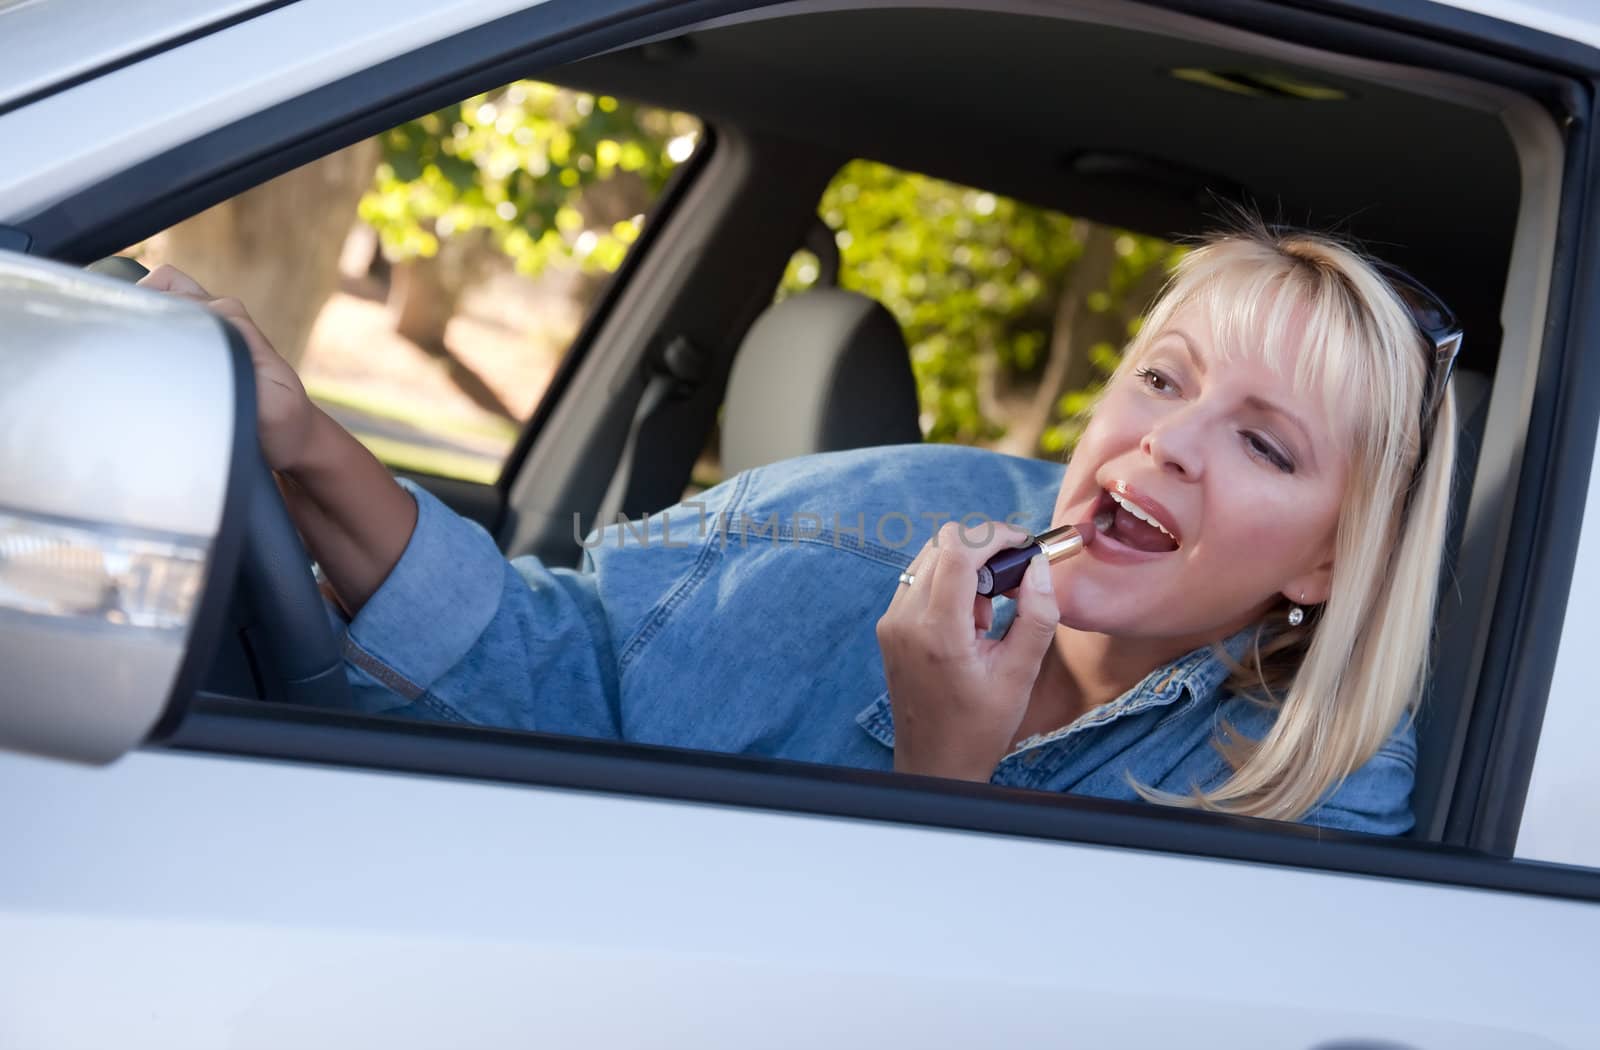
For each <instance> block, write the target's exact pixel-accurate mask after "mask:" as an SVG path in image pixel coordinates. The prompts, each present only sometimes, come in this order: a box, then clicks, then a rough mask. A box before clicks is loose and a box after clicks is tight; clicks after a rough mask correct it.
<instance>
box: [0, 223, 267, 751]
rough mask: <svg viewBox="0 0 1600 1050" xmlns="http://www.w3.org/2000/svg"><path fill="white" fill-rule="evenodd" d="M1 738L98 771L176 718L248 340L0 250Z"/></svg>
mask: <svg viewBox="0 0 1600 1050" xmlns="http://www.w3.org/2000/svg"><path fill="white" fill-rule="evenodd" d="M0 376H3V377H4V381H3V385H0V667H3V668H4V677H3V681H0V748H4V749H7V750H15V751H24V752H29V753H32V754H37V755H46V756H51V757H56V758H64V759H74V760H78V761H83V762H95V763H104V762H109V761H111V760H113V759H115V758H117V757H118V756H120V755H122V754H124V753H126V752H127V751H129V750H131V749H132V748H134V747H136V746H138V745H139V744H140V743H142V742H144V741H145V740H147V739H149V738H150V737H151V736H152V735H153V734H159V732H161V731H162V730H163V729H165V728H166V727H167V726H169V725H170V724H172V722H173V721H174V720H175V718H176V716H177V715H178V714H180V713H181V711H180V710H179V707H181V704H182V702H183V701H184V699H185V698H186V697H187V696H189V695H191V694H192V693H193V692H194V691H195V689H196V687H197V686H198V684H199V682H200V680H201V677H202V676H203V675H204V673H205V671H206V666H205V665H206V664H207V663H208V662H209V661H210V659H211V656H212V654H213V653H214V652H215V651H216V648H217V642H218V638H219V635H220V632H221V631H222V629H223V626H224V624H225V622H226V620H227V606H226V603H227V600H228V592H229V590H230V589H231V586H232V583H233V580H234V575H235V572H236V569H237V564H238V559H239V546H240V536H241V532H242V518H243V514H244V508H245V505H246V495H247V494H246V492H245V485H244V481H245V479H246V478H247V477H248V472H247V471H246V470H244V469H242V467H243V465H245V464H247V463H248V462H249V460H248V458H247V457H250V456H257V455H259V453H258V452H257V450H256V446H255V442H256V437H255V427H254V420H255V408H254V405H255V385H254V371H253V369H252V368H251V366H250V358H249V352H248V351H247V350H246V348H245V347H244V345H243V342H242V340H241V339H240V338H239V337H238V335H237V334H236V333H234V331H233V329H232V328H231V327H229V326H228V325H226V324H224V323H223V322H222V321H221V320H220V319H218V318H217V317H215V316H214V315H212V314H210V313H208V312H206V311H205V310H203V309H201V308H200V307H197V306H195V305H193V304H190V303H185V302H183V301H181V300H178V299H174V298H171V297H168V296H163V295H161V294H159V293H156V292H150V291H145V290H143V289H139V288H135V287H132V286H131V285H129V284H126V283H124V282H121V281H117V280H113V279H111V278H108V277H103V276H98V275H94V274H87V273H84V272H83V271H80V270H76V269H73V268H71V267H67V266H62V265H59V264H56V263H51V262H45V261H42V260H39V259H34V258H29V257H27V256H22V255H18V254H15V253H12V252H6V251H0Z"/></svg>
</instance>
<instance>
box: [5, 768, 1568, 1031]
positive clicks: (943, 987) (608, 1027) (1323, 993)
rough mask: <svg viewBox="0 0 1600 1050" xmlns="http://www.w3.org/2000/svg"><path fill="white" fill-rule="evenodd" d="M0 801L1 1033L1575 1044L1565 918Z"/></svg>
mask: <svg viewBox="0 0 1600 1050" xmlns="http://www.w3.org/2000/svg"><path fill="white" fill-rule="evenodd" d="M0 792H3V793H4V796H5V797H6V798H9V799H13V800H17V799H32V800H37V801H36V802H35V804H33V805H26V806H23V805H12V806H9V807H7V808H6V810H5V812H4V814H3V815H0V841H4V842H6V843H8V844H10V846H11V848H12V849H14V850H16V853H15V854H14V855H17V856H26V857H27V858H28V863H27V864H24V865H15V864H13V865H7V866H5V868H3V869H0V940H3V942H4V943H6V944H7V945H8V951H6V952H5V953H3V954H0V1044H3V1045H17V1046H79V1045H82V1046H88V1045H108V1044H109V1045H118V1046H122V1047H135V1046H157V1045H159V1046H162V1047H166V1048H174V1050H175V1048H180V1047H184V1046H195V1047H201V1046H207V1047H210V1046H216V1045H237V1046H257V1045H259V1046H269V1045H273V1046H282V1045H286V1044H288V1043H291V1042H292V1043H296V1044H305V1045H350V1044H351V1043H352V1042H356V1043H370V1044H376V1043H379V1042H381V1043H383V1044H384V1045H388V1046H392V1047H407V1046H417V1047H424V1046H428V1047H433V1046H439V1045H447V1044H448V1045H484V1044H487V1045H499V1044H501V1043H506V1042H512V1041H516V1042H522V1043H530V1044H535V1045H537V1044H550V1045H572V1044H573V1043H575V1042H576V1041H577V1040H579V1039H582V1040H584V1042H585V1043H586V1044H588V1045H630V1046H633V1045H637V1046H664V1045H685V1044H688V1043H693V1045H698V1046H740V1047H743V1046H748V1045H751V1044H752V1043H755V1044H759V1045H776V1046H811V1045H819V1044H822V1045H828V1044H840V1043H847V1044H854V1043H874V1044H878V1045H907V1046H909V1045H928V1046H940V1045H949V1046H954V1045H992V1044H993V1043H995V1042H998V1041H1000V1040H1003V1039H1011V1038H1024V1037H1032V1038H1042V1039H1049V1040H1051V1041H1052V1042H1053V1043H1054V1044H1055V1045H1069V1046H1072V1045H1081V1046H1094V1047H1109V1046H1128V1047H1148V1046H1166V1045H1184V1046H1188V1047H1218V1048H1222V1047H1229V1048H1241V1047H1262V1048H1268V1047H1271V1048H1274V1050H1279V1048H1283V1047H1298V1046H1305V1047H1312V1046H1317V1045H1320V1044H1325V1043H1328V1042H1329V1041H1331V1040H1336V1039H1354V1038H1363V1039H1386V1040H1389V1041H1390V1042H1398V1043H1399V1044H1400V1045H1406V1046H1416V1047H1440V1048H1450V1050H1465V1048H1471V1047H1484V1048H1489V1047H1496V1048H1499V1047H1505V1046H1517V1047H1540V1046H1551V1047H1570V1048H1578V1047H1587V1046H1593V1045H1596V1044H1597V1043H1600V1015H1597V1014H1596V1012H1595V1010H1594V1009H1593V1006H1592V999H1591V994H1592V989H1593V987H1594V985H1595V982H1596V980H1597V979H1600V968H1597V964H1596V959H1597V957H1596V954H1595V953H1594V952H1593V950H1592V946H1593V945H1594V944H1595V943H1600V908H1596V907H1594V906H1593V905H1591V904H1587V903H1583V902H1578V901H1571V900H1560V899H1552V898H1547V897H1541V896H1537V895H1532V894H1511V893H1497V892H1493V891H1486V890H1474V889H1465V888H1453V887H1442V886H1438V885H1429V884H1424V883H1413V882H1408V881H1404V880H1395V879H1380V878H1373V877H1367V876H1360V875H1342V874H1335V873H1327V872H1309V871H1304V870H1296V869H1293V868H1287V867H1276V866H1267V865H1252V864H1244V863H1238V862H1226V861H1217V860H1209V859H1202V858H1194V857H1180V856H1174V855H1165V854H1161V853H1157V852H1143V851H1136V850H1122V849H1112V848H1105V847H1095V846H1086V845H1077V844H1070V843H1048V842H1039V841H1031V840H1028V839H1025V838H1020V837H1008V836H1001V835H992V834H982V833H976V832H961V831H950V830H939V829H931V828H916V827H906V826H895V825H893V824H887V823H879V822H873V821H858V820H847V819H837V818H823V817H813V816H801V815H785V814H778V813H773V812H767V811H758V810H745V809H741V808H738V807H727V806H708V805H692V804H684V803H672V802H663V801H651V800H647V799H641V798H628V797H622V796H602V795H596V794H588V793H582V792H573V791H564V790H558V789H549V788H535V787H527V786H514V785H503V784H492V783H482V782H471V781H463V780H454V779H449V778H437V777H420V776H403V775H396V774H392V773H378V772H367V771H357V770H343V769H331V768H323V767H316V766H309V765H300V764H295V763H283V762H270V761H262V760H253V759H239V758H223V757H209V756H196V755H179V754H171V753H166V754H163V753H150V752H145V753H139V754H135V755H133V756H130V757H129V758H127V759H125V760H123V761H122V762H120V763H119V764H117V765H116V766H113V767H111V768H109V769H106V770H85V769H79V768H76V767H69V766H65V765H60V764H54V763H49V762H44V761H40V760H34V759H25V758H16V757H4V758H0ZM108 873H114V877H107V876H108ZM73 988H92V989H95V990H96V991H95V995H96V997H97V999H100V998H101V997H102V992H103V993H104V996H105V998H104V1000H103V1001H102V1002H101V1003H100V1005H99V1006H98V1007H97V1008H96V1009H94V1010H87V1009H76V1008H73V1007H72V1004H71V1003H70V1002H69V1001H68V1000H67V999H65V998H63V997H64V995H68V994H69V993H70V989H73ZM141 1032H142V1033H144V1035H143V1037H140V1033H141ZM219 1037H220V1039H219Z"/></svg>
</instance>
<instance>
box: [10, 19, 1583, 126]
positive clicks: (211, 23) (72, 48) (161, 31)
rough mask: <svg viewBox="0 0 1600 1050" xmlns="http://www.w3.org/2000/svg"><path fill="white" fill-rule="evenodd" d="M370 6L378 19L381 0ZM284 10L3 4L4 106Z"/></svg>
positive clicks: (1537, 24) (1557, 31) (1558, 31)
mask: <svg viewBox="0 0 1600 1050" xmlns="http://www.w3.org/2000/svg"><path fill="white" fill-rule="evenodd" d="M291 2H292V0H291ZM352 2H354V3H360V2H361V0H352ZM367 3H368V4H369V6H371V7H372V8H373V15H374V17H380V16H381V14H382V10H383V4H382V3H381V0H367ZM284 6H286V5H285V2H284V0H276V2H264V0H140V2H139V3H136V4H130V3H127V2H126V0H0V41H3V42H4V55H5V61H4V62H0V107H10V106H14V105H16V104H17V103H18V102H19V101H25V100H26V99H28V98H30V97H32V96H35V95H38V94H41V93H46V92H49V91H51V90H53V89H59V88H61V87H64V86H67V85H70V84H72V83H73V82H75V81H78V80H80V79H82V78H84V77H87V76H92V75H94V74H95V73H96V72H97V71H99V70H105V69H110V68H115V67H116V66H118V65H120V64H124V63H126V62H128V61H130V60H134V59H136V58H137V57H138V56H140V55H141V54H145V53H148V52H152V51H160V50H163V49H165V48H167V47H171V46H175V45H176V44H179V43H181V42H183V41H184V40H187V39H192V38H194V37H196V36H203V35H206V34H208V33H213V32H220V31H221V30H224V29H226V28H227V27H228V26H230V25H233V24H235V23H237V22H238V21H240V20H242V19H246V18H252V17H256V16H264V15H270V13H271V12H272V11H274V10H276V9H278V8H281V7H284ZM1441 6H1446V7H1455V8H1459V9H1461V10H1464V11H1473V12H1477V13H1479V14H1484V15H1488V16H1491V17H1494V18H1499V19H1502V20H1504V21H1507V22H1513V23H1517V24H1520V25H1524V26H1527V27H1528V28H1530V29H1537V30H1540V31H1542V32H1546V33H1550V34H1552V35H1554V36H1559V37H1565V38H1567V39H1570V40H1575V41H1579V42H1581V43H1584V44H1587V45H1589V46H1591V47H1600V5H1596V4H1594V3H1593V0H1441Z"/></svg>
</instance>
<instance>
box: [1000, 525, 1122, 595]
mask: <svg viewBox="0 0 1600 1050" xmlns="http://www.w3.org/2000/svg"><path fill="white" fill-rule="evenodd" d="M1110 519H1111V515H1110V514H1109V513H1108V512H1105V511H1102V512H1101V513H1099V514H1096V515H1095V519H1094V520H1093V521H1086V522H1083V523H1082V524H1079V525H1063V526H1061V527H1060V528H1058V529H1051V530H1050V531H1049V532H1041V533H1040V534H1039V535H1037V536H1029V537H1028V538H1027V539H1026V540H1023V541H1022V542H1021V543H1019V544H1017V546H1015V547H1007V548H1006V549H1005V550H1003V551H1001V552H1000V553H999V554H996V555H995V556H994V557H992V558H990V559H989V560H988V561H986V562H984V563H983V565H982V567H981V568H979V569H978V593H979V594H980V595H982V596H983V597H985V598H992V597H993V596H995V595H996V594H1004V593H1005V592H1006V591H1009V590H1011V589H1012V588H1013V587H1016V586H1017V585H1018V584H1019V583H1021V582H1022V575H1023V573H1025V572H1027V571H1028V562H1030V561H1032V560H1033V558H1034V556H1035V555H1039V554H1043V555H1044V556H1045V557H1046V558H1048V559H1049V560H1050V563H1051V564H1052V565H1053V564H1055V563H1056V562H1058V561H1060V560H1061V559H1063V558H1070V557H1072V556H1073V555H1074V554H1077V553H1078V552H1079V551H1081V550H1083V549H1084V548H1085V547H1087V546H1089V544H1091V543H1093V542H1094V534H1095V530H1096V528H1098V529H1100V531H1102V532H1103V531H1105V529H1107V528H1108V527H1110V524H1111V520H1110Z"/></svg>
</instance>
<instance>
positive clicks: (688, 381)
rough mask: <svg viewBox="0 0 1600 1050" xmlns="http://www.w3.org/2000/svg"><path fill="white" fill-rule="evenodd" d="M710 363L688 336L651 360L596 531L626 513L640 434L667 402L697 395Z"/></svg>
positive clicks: (670, 345) (670, 342)
mask: <svg viewBox="0 0 1600 1050" xmlns="http://www.w3.org/2000/svg"><path fill="white" fill-rule="evenodd" d="M710 364H711V362H710V359H709V358H708V357H707V355H706V354H705V352H704V351H702V350H701V349H700V348H699V347H697V346H695V345H694V343H693V342H691V341H690V340H689V338H688V337H687V336H683V335H680V336H675V337H674V338H673V339H671V340H670V341H668V343H667V345H666V346H665V347H664V348H662V351H661V353H660V354H659V355H658V356H656V357H654V358H652V359H651V376H650V379H649V381H648V382H646V383H645V387H644V393H642V394H640V395H639V404H638V405H637V406H636V407H635V408H634V410H633V422H631V423H629V424H628V436H627V438H626V439H624V441H623V443H622V453H621V454H620V455H619V456H618V457H617V469H616V471H615V472H614V473H613V474H612V475H611V484H610V485H608V486H607V487H606V494H605V496H604V497H602V498H601V500H600V508H599V510H598V511H597V512H596V514H595V519H594V522H595V524H594V527H595V529H596V530H598V529H603V528H605V527H606V526H607V525H611V524H615V522H616V518H617V513H618V512H619V511H621V510H622V509H623V500H624V499H625V498H626V497H627V493H628V488H629V485H630V483H631V482H632V480H633V467H634V460H635V459H636V458H637V453H638V450H639V432H640V431H641V430H642V429H644V426H645V424H647V423H648V422H649V421H650V419H651V418H652V417H653V416H654V415H655V414H656V412H657V411H658V410H659V409H660V408H661V406H662V405H664V404H666V403H667V401H668V400H682V399H683V398H686V397H688V396H689V395H690V394H692V393H694V391H695V390H696V389H698V388H699V386H700V384H701V383H703V382H705V379H706V373H707V371H708V370H709V367H710Z"/></svg>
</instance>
